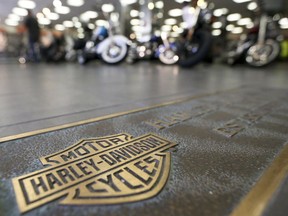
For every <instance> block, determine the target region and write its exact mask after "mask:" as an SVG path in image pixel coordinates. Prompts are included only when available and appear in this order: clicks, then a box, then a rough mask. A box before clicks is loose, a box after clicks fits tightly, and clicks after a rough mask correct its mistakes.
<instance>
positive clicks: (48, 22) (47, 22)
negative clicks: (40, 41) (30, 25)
mask: <svg viewBox="0 0 288 216" xmlns="http://www.w3.org/2000/svg"><path fill="white" fill-rule="evenodd" d="M38 22H39V24H41V25H49V24H50V23H51V21H50V20H49V19H48V18H45V17H43V18H40V19H38Z"/></svg>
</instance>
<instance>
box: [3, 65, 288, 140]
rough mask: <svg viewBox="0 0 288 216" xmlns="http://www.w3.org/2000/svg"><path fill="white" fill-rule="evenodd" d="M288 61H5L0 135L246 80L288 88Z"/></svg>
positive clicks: (232, 85) (234, 85)
mask: <svg viewBox="0 0 288 216" xmlns="http://www.w3.org/2000/svg"><path fill="white" fill-rule="evenodd" d="M287 65H288V63H279V64H274V65H271V66H269V67H266V68H261V69H259V68H258V69H254V68H251V67H248V66H245V65H239V66H235V67H229V66H226V65H221V64H219V65H218V64H217V65H210V64H201V65H198V66H196V67H194V68H191V69H182V68H179V67H177V66H165V65H162V64H158V63H152V64H150V63H149V62H139V63H137V64H134V65H127V64H120V65H117V66H109V65H104V64H100V63H98V62H96V63H94V62H93V63H90V64H88V65H86V66H81V65H78V64H27V65H19V64H12V63H11V64H1V65H0V77H1V79H0V119H1V122H0V137H3V136H8V135H14V134H18V133H23V132H27V131H31V130H32V131H33V130H37V129H43V128H47V127H52V126H56V125H61V124H66V123H71V122H75V121H80V120H85V119H90V118H94V117H98V116H103V115H107V114H112V113H115V112H121V111H127V110H132V109H137V108H140V107H146V106H151V105H155V104H160V103H163V102H169V101H172V100H176V99H181V98H183V97H188V96H196V95H199V94H200V93H213V92H215V91H219V90H228V89H233V88H237V87H240V86H243V85H245V86H263V87H273V88H288V85H287V83H288V73H287Z"/></svg>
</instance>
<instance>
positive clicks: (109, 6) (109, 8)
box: [101, 4, 114, 13]
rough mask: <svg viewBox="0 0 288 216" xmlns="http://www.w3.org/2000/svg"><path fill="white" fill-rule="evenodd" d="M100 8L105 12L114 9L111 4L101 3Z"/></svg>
mask: <svg viewBox="0 0 288 216" xmlns="http://www.w3.org/2000/svg"><path fill="white" fill-rule="evenodd" d="M101 8H102V11H103V12H106V13H111V12H112V11H114V6H113V5H112V4H103V5H102V7H101Z"/></svg>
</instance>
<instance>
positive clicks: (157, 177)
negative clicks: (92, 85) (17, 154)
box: [12, 134, 176, 212]
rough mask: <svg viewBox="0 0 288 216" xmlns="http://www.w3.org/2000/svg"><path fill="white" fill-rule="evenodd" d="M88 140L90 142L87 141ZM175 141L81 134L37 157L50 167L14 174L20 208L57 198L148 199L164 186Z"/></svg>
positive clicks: (69, 200)
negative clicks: (82, 137) (65, 145)
mask: <svg viewBox="0 0 288 216" xmlns="http://www.w3.org/2000/svg"><path fill="white" fill-rule="evenodd" d="M88 143H92V144H88ZM174 146H176V144H175V143H172V142H170V141H168V140H166V139H164V138H161V137H159V136H157V135H154V134H147V135H144V136H141V137H138V138H134V139H132V137H131V136H130V135H128V134H118V135H115V136H109V137H104V138H97V139H85V140H82V141H80V142H78V143H76V144H74V145H73V146H72V147H69V148H67V149H65V150H64V151H60V152H58V153H56V154H52V155H49V156H46V157H43V158H41V162H42V163H43V164H45V165H46V164H49V165H51V166H50V167H47V168H45V169H42V170H39V171H36V172H33V173H29V174H26V175H23V176H20V177H16V178H14V179H13V180H12V181H13V186H14V190H15V193H16V199H17V203H18V206H19V209H20V211H21V212H26V211H29V210H31V209H33V208H36V207H38V206H41V205H43V204H45V203H47V202H50V201H53V200H55V199H58V198H60V197H65V199H64V200H62V201H61V203H63V204H73V205H75V204H76V205H78V204H79V205H80V204H81V205H83V204H115V203H124V202H134V201H139V200H143V199H148V198H150V197H152V196H155V195H156V194H158V193H159V192H160V191H161V190H162V189H163V187H164V185H165V183H166V181H167V179H168V175H169V170H170V152H167V150H168V149H169V148H171V147H174Z"/></svg>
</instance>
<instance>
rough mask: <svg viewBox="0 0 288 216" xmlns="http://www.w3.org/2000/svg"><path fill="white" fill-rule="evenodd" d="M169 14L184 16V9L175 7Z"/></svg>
mask: <svg viewBox="0 0 288 216" xmlns="http://www.w3.org/2000/svg"><path fill="white" fill-rule="evenodd" d="M168 15H169V16H171V17H178V16H182V10H181V9H179V8H175V9H172V10H169V11H168Z"/></svg>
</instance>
